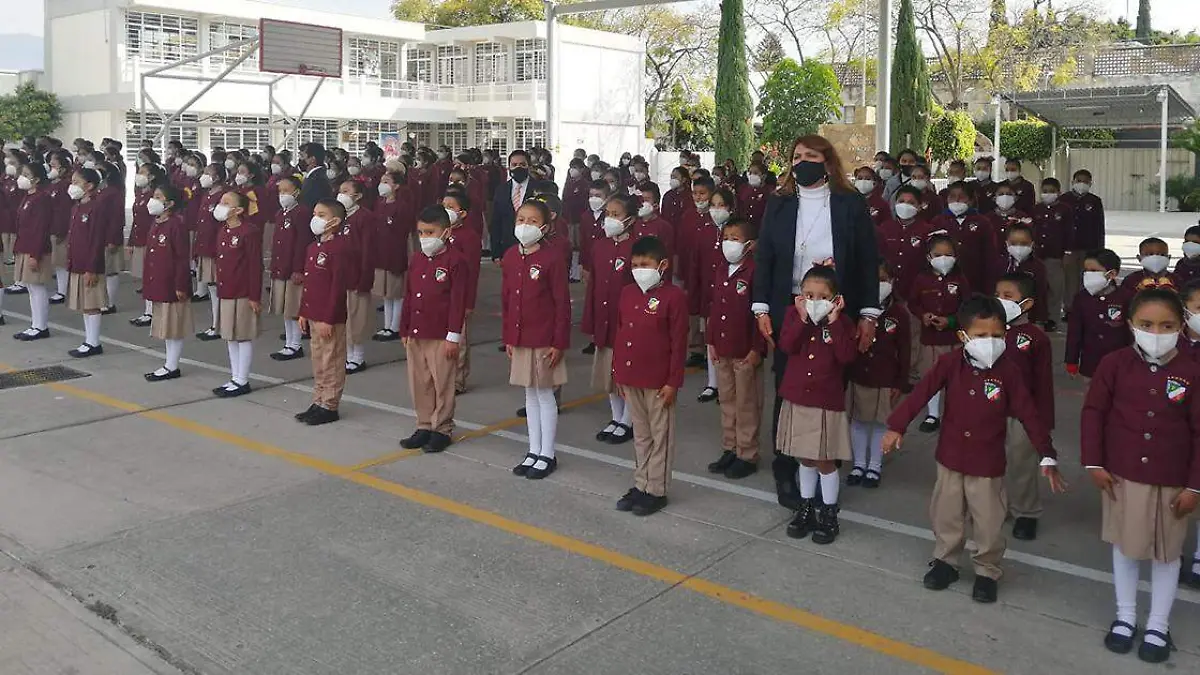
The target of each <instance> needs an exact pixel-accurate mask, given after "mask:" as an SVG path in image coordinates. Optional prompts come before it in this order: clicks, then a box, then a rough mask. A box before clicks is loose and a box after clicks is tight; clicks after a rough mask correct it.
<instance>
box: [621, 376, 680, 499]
mask: <svg viewBox="0 0 1200 675" xmlns="http://www.w3.org/2000/svg"><path fill="white" fill-rule="evenodd" d="M621 392H622V393H623V394H624V395H625V405H627V406H629V409H630V413H631V415H632V417H633V451H634V468H633V486H634V487H636V488H637V489H639V490H641V491H642V492H646V493H649V494H652V495H654V496H656V497H663V496H666V494H667V488H668V487H670V485H671V466H672V464H673V463H674V461H675V406H674V405H671V406H665V405H663V403H662V399H660V398H659V397H658V390H657V389H635V388H632V387H621Z"/></svg>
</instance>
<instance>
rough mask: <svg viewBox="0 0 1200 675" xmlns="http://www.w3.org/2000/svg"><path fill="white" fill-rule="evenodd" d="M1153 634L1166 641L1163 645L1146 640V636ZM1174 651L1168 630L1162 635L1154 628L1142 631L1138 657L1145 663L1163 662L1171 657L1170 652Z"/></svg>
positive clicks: (1173, 644)
mask: <svg viewBox="0 0 1200 675" xmlns="http://www.w3.org/2000/svg"><path fill="white" fill-rule="evenodd" d="M1151 635H1153V636H1154V637H1156V638H1158V639H1160V640H1162V641H1163V642H1166V643H1167V644H1165V645H1152V644H1150V643H1149V642H1146V638H1147V637H1149V636H1151ZM1173 651H1175V643H1174V642H1173V641H1172V640H1171V633H1170V631H1168V632H1167V634H1166V635H1163V634H1162V633H1160V632H1159V631H1156V630H1148V631H1146V632H1144V633H1142V644H1140V645H1138V658H1139V659H1141V660H1142V661H1145V662H1146V663H1163V662H1164V661H1166V660H1167V659H1169V658H1171V652H1173Z"/></svg>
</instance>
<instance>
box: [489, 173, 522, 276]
mask: <svg viewBox="0 0 1200 675" xmlns="http://www.w3.org/2000/svg"><path fill="white" fill-rule="evenodd" d="M532 184H533V181H532V180H530V181H529V182H528V183H526V184H525V199H528V198H529V196H530V195H529V187H530V186H531V185H532ZM512 189H513V182H512V181H511V180H508V181H504V182H503V183H501V184H499V185H497V186H496V193H495V194H494V195H493V196H492V222H491V224H490V225H489V227H488V229H489V231H490V232H491V236H492V260H500V259H502V258H503V257H504V252H505V251H507V250H508V247H510V246H513V245H514V244H516V243H517V235H516V234H514V233H513V228H514V227H515V226H516V224H517V212H516V211H514V210H513V205H512Z"/></svg>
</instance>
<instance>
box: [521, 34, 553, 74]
mask: <svg viewBox="0 0 1200 675" xmlns="http://www.w3.org/2000/svg"><path fill="white" fill-rule="evenodd" d="M516 56H517V82H527V81H529V80H544V79H546V41H545V40H543V39H542V38H535V39H532V40H517V50H516Z"/></svg>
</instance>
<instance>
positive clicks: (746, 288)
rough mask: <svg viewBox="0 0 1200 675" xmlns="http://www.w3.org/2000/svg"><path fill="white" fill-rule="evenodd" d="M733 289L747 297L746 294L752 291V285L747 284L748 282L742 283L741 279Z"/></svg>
mask: <svg viewBox="0 0 1200 675" xmlns="http://www.w3.org/2000/svg"><path fill="white" fill-rule="evenodd" d="M733 287H734V290H735V291H736V292H737V294H738V295H745V294H746V292H747V291H749V290H750V284H747V283H746V282H744V281H742V280H741V279H739V280H738V281H737V283H735V284H734V285H733Z"/></svg>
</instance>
